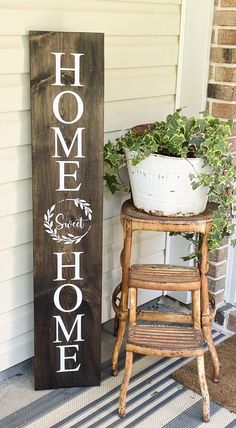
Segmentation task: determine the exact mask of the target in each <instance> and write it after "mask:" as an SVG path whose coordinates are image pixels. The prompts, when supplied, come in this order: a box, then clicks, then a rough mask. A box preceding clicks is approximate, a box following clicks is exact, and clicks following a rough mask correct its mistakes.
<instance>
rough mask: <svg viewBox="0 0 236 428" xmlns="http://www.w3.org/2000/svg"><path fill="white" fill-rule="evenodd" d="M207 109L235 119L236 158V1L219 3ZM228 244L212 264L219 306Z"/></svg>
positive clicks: (233, 145) (234, 142)
mask: <svg viewBox="0 0 236 428" xmlns="http://www.w3.org/2000/svg"><path fill="white" fill-rule="evenodd" d="M207 108H208V109H209V112H210V113H211V114H213V115H215V116H219V117H220V118H221V119H222V120H227V119H229V118H232V119H233V120H234V126H233V135H232V137H230V138H229V144H230V149H231V151H232V153H235V156H236V0H215V10H214V20H213V30H212V40H211V53H210V69H209V84H208V93H207ZM227 255H228V242H227V240H226V241H225V242H224V243H223V245H222V247H221V248H219V250H217V251H216V252H215V253H214V254H212V255H211V256H210V262H209V288H210V291H211V292H212V294H213V295H214V297H215V299H216V303H217V304H218V305H219V304H221V303H222V302H223V300H224V288H225V278H226V270H227Z"/></svg>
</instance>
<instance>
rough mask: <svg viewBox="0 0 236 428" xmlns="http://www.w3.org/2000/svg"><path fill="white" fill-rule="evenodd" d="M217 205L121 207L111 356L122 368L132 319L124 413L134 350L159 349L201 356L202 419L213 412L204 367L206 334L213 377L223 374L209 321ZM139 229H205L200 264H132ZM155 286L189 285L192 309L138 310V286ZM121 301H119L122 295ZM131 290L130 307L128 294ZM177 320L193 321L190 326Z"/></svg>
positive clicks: (146, 352) (115, 369)
mask: <svg viewBox="0 0 236 428" xmlns="http://www.w3.org/2000/svg"><path fill="white" fill-rule="evenodd" d="M216 208H217V207H216V206H215V205H209V206H208V207H207V209H206V211H205V212H204V213H202V214H199V215H196V216H189V217H161V216H155V215H148V214H146V213H143V212H140V211H138V210H137V209H136V208H135V207H134V206H133V204H132V202H131V200H129V201H126V202H125V203H124V204H123V206H122V209H121V221H122V225H123V230H124V247H123V250H122V253H121V265H122V282H121V284H119V286H118V287H117V288H116V289H115V291H114V293H113V308H114V310H115V312H116V319H115V333H116V342H115V346H114V351H113V357H112V373H113V375H114V376H116V375H117V373H118V356H119V352H120V348H121V344H122V342H123V338H124V333H125V329H126V324H127V322H128V323H129V329H128V339H127V344H126V363H125V373H124V379H123V383H122V387H121V393H120V403H119V414H120V416H125V401H126V393H127V388H128V384H129V379H130V376H131V371H132V361H133V353H134V352H136V353H139V354H143V355H161V356H166V357H197V363H198V374H199V383H200V388H201V392H202V398H203V420H204V421H208V420H209V418H210V405H209V395H208V388H207V383H206V378H205V368H204V356H203V355H204V348H203V345H204V339H205V340H206V341H207V344H208V346H209V350H210V352H211V355H212V360H213V369H214V374H213V381H214V382H218V380H219V361H218V357H217V353H216V349H215V345H214V342H213V339H212V333H211V322H212V320H213V318H214V315H215V308H214V303H212V298H211V297H210V299H209V293H208V279H207V271H208V248H207V241H208V235H209V232H210V230H211V223H212V213H213V211H214V210H215V209H216ZM137 230H149V231H159V232H189V233H191V232H193V233H196V234H199V236H200V235H201V240H199V242H201V248H200V251H201V262H200V264H199V266H198V267H196V268H191V267H190V268H189V267H187V268H185V267H180V266H171V265H155V264H150V265H148V264H143V265H138V264H135V265H133V266H132V267H131V266H130V260H131V247H132V234H133V232H134V231H137ZM140 288H144V289H151V290H176V291H180V290H181V291H184V290H185V291H191V293H192V313H191V314H187V315H186V314H181V313H173V312H164V313H163V312H158V311H140V310H138V309H137V291H138V289H140ZM119 294H120V298H119V305H117V300H118V295H119ZM129 296H130V307H128V300H129ZM137 320H145V321H157V322H158V321H159V322H167V323H171V325H163V324H162V325H158V324H157V325H147V324H145V325H139V324H137V323H136V321H137ZM173 323H178V324H179V323H184V324H186V323H187V324H190V327H189V326H188V327H186V326H181V327H180V326H176V325H173Z"/></svg>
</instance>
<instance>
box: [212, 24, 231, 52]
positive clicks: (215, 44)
mask: <svg viewBox="0 0 236 428" xmlns="http://www.w3.org/2000/svg"><path fill="white" fill-rule="evenodd" d="M235 31H236V27H235ZM211 48H221V49H236V45H223V44H219V43H211Z"/></svg>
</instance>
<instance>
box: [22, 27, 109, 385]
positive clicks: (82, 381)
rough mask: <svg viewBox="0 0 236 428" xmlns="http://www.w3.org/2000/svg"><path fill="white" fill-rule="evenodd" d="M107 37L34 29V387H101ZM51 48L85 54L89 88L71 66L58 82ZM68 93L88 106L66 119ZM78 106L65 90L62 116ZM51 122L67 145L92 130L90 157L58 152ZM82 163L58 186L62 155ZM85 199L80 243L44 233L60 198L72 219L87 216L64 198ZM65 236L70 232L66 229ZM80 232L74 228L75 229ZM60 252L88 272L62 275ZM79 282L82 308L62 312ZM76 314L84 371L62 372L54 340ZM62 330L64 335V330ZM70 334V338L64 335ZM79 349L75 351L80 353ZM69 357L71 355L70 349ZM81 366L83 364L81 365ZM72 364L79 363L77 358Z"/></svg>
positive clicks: (67, 61)
mask: <svg viewBox="0 0 236 428" xmlns="http://www.w3.org/2000/svg"><path fill="white" fill-rule="evenodd" d="M103 46H104V37H103V34H95V33H59V32H31V33H30V56H31V118H32V159H33V225H34V237H33V240H34V292H35V387H36V389H48V388H60V387H70V386H88V385H98V384H99V382H100V346H101V345H100V334H101V331H100V326H101V278H102V199H103V198H102V193H103V182H102V176H103V106H104V47H103ZM51 52H65V53H66V55H64V57H63V59H62V67H73V66H74V63H73V57H72V56H71V55H70V53H83V54H84V56H83V57H82V59H81V70H80V81H81V83H82V84H83V86H82V87H78V86H71V84H73V82H74V73H73V72H72V71H65V72H62V82H63V83H64V84H65V85H64V86H52V84H53V83H54V82H55V58H54V56H53V55H52V54H51ZM62 91H73V92H74V93H77V94H78V95H79V96H80V97H81V98H82V100H83V103H84V112H83V115H82V117H81V118H80V120H79V121H78V122H75V123H73V124H69V125H68V124H63V123H61V122H59V121H58V120H57V119H56V117H55V115H54V112H53V108H52V105H53V100H54V99H55V96H56V95H57V94H59V93H60V92H62ZM76 112H77V105H76V102H75V99H74V98H73V96H71V95H68V96H64V97H63V98H62V99H61V103H60V113H61V116H62V117H63V118H64V120H66V121H70V120H72V119H73V118H75V116H76ZM51 127H59V128H60V130H61V132H62V134H63V136H64V139H65V141H66V143H67V144H69V143H71V141H72V139H73V137H74V134H75V132H76V129H77V128H78V127H83V128H85V129H84V131H83V137H82V141H83V144H82V147H83V149H82V150H83V156H84V158H80V159H78V158H75V156H76V153H77V151H76V147H75V146H76V144H74V147H73V149H72V150H71V153H70V156H69V157H68V158H67V157H66V156H65V153H64V152H63V150H62V149H61V147H60V144H58V146H59V149H58V154H59V155H61V158H53V157H52V156H53V155H54V150H55V146H54V139H55V137H54V132H53V130H52V129H51ZM58 160H62V161H68V160H69V161H78V160H79V170H78V181H75V180H74V179H73V178H71V177H67V178H66V186H65V187H67V188H75V187H77V186H78V184H79V183H81V187H80V189H79V191H76V192H75V191H56V189H58V188H59V169H58V163H57V162H56V161H58ZM74 171H75V166H74V165H72V164H70V165H67V168H66V173H67V174H69V173H70V174H72V173H74ZM70 198H71V199H73V198H81V199H83V200H85V201H87V202H88V203H89V204H90V205H91V209H92V222H91V229H90V231H89V233H88V234H87V235H86V236H85V237H84V238H83V239H82V240H81V241H80V242H79V243H77V244H73V245H67V244H65V243H64V242H57V241H54V240H52V238H51V236H50V235H49V234H47V233H45V229H44V226H43V218H44V214H45V213H46V212H47V210H48V208H50V207H51V206H52V205H53V204H56V208H55V215H56V214H57V213H58V212H60V210H63V212H64V215H65V217H66V219H67V220H69V219H71V220H74V219H76V218H78V217H79V216H80V215H81V210H80V208H79V207H76V206H75V204H74V203H70V202H69V201H66V202H64V203H61V202H60V201H61V200H65V199H70ZM60 232H61V233H60V234H61V235H63V233H64V235H65V234H67V233H68V230H66V229H65V228H63V230H62V231H60ZM69 232H71V233H72V234H74V235H75V233H74V230H73V229H72V230H70V231H69ZM55 252H63V253H65V254H64V255H63V264H66V265H73V264H74V263H75V259H74V255H73V254H72V252H83V254H82V255H81V259H80V271H81V278H83V280H73V279H72V278H73V277H74V269H73V268H63V278H64V279H65V280H63V281H56V282H55V281H54V279H55V278H56V277H57V266H56V262H57V259H56V256H55V255H54V254H53V253H55ZM65 283H72V284H74V285H76V286H78V287H79V288H80V290H81V292H82V296H83V300H82V303H81V305H80V306H79V308H78V309H77V310H76V311H73V312H66V313H65V312H60V313H59V312H58V309H57V308H56V306H55V305H54V301H53V296H54V293H55V290H56V289H57V288H58V287H59V286H61V285H63V284H65ZM75 302H76V295H75V291H74V289H73V288H72V287H67V288H66V289H64V290H63V292H61V296H60V303H61V306H62V307H64V308H67V309H71V308H73V307H74V306H75ZM75 312H76V314H85V315H84V316H83V318H82V338H83V339H84V341H81V342H79V343H78V344H79V352H78V359H77V363H81V367H80V369H79V371H71V372H69V371H68V372H66V373H58V372H57V370H58V369H59V367H58V365H59V354H58V349H57V348H56V345H58V344H55V343H53V341H55V319H54V318H53V316H56V315H60V316H61V317H62V319H63V322H64V324H65V326H66V328H67V331H70V330H71V328H72V325H73V322H74V319H75V315H76V314H75ZM62 336H63V335H62ZM64 339H65V338H64ZM76 343H77V342H75V331H74V332H73V334H72V335H71V338H70V340H69V342H66V341H65V340H64V341H63V343H59V345H68V344H69V345H73V344H76ZM74 352H75V351H74V350H73V351H72V353H71V355H73V354H74ZM67 355H69V353H68V354H67ZM76 365H77V364H76ZM66 366H67V368H68V369H69V368H71V369H72V368H74V367H75V363H74V362H73V361H72V359H71V360H67V362H66Z"/></svg>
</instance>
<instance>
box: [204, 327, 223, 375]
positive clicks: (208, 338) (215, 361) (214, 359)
mask: <svg viewBox="0 0 236 428" xmlns="http://www.w3.org/2000/svg"><path fill="white" fill-rule="evenodd" d="M203 332H204V336H205V339H206V342H207V345H208V347H209V351H210V353H211V358H212V363H213V378H212V381H213V382H214V383H218V382H219V376H220V364H219V359H218V355H217V352H216V348H215V344H214V341H213V338H212V332H211V324H209V325H203Z"/></svg>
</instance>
